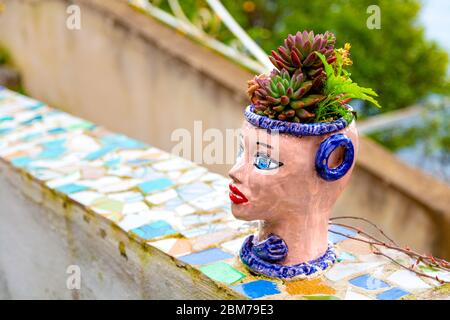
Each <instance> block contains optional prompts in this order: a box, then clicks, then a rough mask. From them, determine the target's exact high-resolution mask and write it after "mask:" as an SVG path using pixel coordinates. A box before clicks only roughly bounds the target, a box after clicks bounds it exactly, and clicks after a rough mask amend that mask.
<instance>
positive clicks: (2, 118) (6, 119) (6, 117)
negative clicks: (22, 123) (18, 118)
mask: <svg viewBox="0 0 450 320" xmlns="http://www.w3.org/2000/svg"><path fill="white" fill-rule="evenodd" d="M12 120H14V118H13V117H11V116H0V122H4V121H12Z"/></svg>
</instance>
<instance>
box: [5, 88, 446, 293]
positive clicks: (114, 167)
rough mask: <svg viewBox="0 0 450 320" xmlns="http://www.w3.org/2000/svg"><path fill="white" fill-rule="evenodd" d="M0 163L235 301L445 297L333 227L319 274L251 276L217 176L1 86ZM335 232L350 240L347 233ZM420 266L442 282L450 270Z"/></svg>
mask: <svg viewBox="0 0 450 320" xmlns="http://www.w3.org/2000/svg"><path fill="white" fill-rule="evenodd" d="M0 159H1V161H3V162H4V163H5V164H6V165H8V166H9V168H11V170H16V171H18V172H20V173H22V174H25V175H27V176H29V177H31V179H33V180H35V181H37V182H39V184H40V185H42V186H43V187H44V188H47V189H49V190H52V191H53V192H54V193H55V194H56V196H58V197H61V198H63V199H65V201H69V202H73V203H74V204H77V205H79V206H81V207H82V208H83V209H84V210H86V211H90V212H93V213H94V214H96V215H99V216H102V217H104V218H106V219H109V220H110V221H111V222H112V223H114V224H116V225H117V226H118V227H119V228H120V230H121V231H122V232H124V233H126V234H128V235H129V236H131V237H132V238H133V239H135V240H136V241H137V242H139V243H141V244H148V245H150V246H153V247H155V248H157V249H159V250H161V251H162V252H164V253H166V254H167V255H169V256H171V257H173V258H174V259H176V260H177V261H178V263H179V265H180V266H183V265H190V266H191V267H193V268H195V269H198V270H199V271H201V272H202V273H203V274H204V275H205V276H206V277H209V278H210V279H212V280H213V281H214V282H216V283H217V284H218V286H219V287H221V288H224V290H225V288H227V289H226V290H231V292H235V294H236V297H244V298H250V299H404V298H420V297H424V298H445V297H446V298H450V290H449V287H448V285H445V286H440V285H439V283H438V282H437V281H434V280H431V279H429V278H421V277H418V276H416V275H415V274H414V273H411V272H409V271H407V270H405V269H402V268H401V267H399V266H398V265H396V264H394V263H392V262H391V261H390V260H388V259H386V258H384V257H381V256H376V255H374V254H373V253H372V251H371V248H370V247H369V245H366V244H364V243H361V242H358V241H355V240H352V239H348V238H346V237H343V236H339V235H336V234H333V233H329V238H330V242H332V243H333V244H334V245H335V247H336V251H337V253H338V260H339V262H338V263H337V264H336V265H335V266H333V267H332V268H331V269H330V270H329V271H327V272H326V273H325V274H324V275H322V276H320V277H317V278H315V279H307V280H297V281H292V282H283V281H279V280H273V279H268V278H265V277H260V276H255V275H253V274H250V273H249V272H248V271H247V270H246V269H245V268H244V267H243V266H242V264H241V263H240V262H239V259H238V257H237V253H238V250H239V248H240V246H241V244H242V242H243V240H244V238H245V237H246V236H247V235H249V234H251V233H252V232H254V230H255V227H256V226H255V224H253V223H248V222H243V221H238V220H235V219H234V218H233V216H232V215H231V213H230V203H229V199H228V180H227V179H226V178H224V177H223V176H221V175H218V174H214V173H211V172H208V171H207V170H206V169H204V168H202V167H200V166H198V165H196V164H194V163H192V162H190V161H187V160H184V159H181V158H178V157H175V156H173V155H170V154H168V153H166V152H163V151H161V150H159V149H156V148H154V147H152V146H149V145H146V144H144V143H141V142H140V141H136V140H133V139H130V138H128V137H126V136H124V135H120V134H115V133H111V132H109V131H107V130H106V129H104V128H101V127H99V126H96V125H95V124H93V123H90V122H88V121H85V120H82V119H80V118H77V117H74V116H71V115H69V114H67V113H64V112H62V111H59V110H56V109H52V108H50V107H48V106H46V105H45V104H43V103H41V102H39V101H36V100H33V99H30V98H28V97H25V96H22V95H19V94H17V93H14V92H12V91H9V90H7V89H4V88H1V87H0ZM333 228H335V227H333ZM336 229H337V228H336ZM337 231H339V232H341V233H344V234H348V235H352V236H355V237H358V235H356V234H355V232H353V231H351V230H348V229H342V228H339V230H337ZM385 253H386V254H389V255H390V256H391V257H392V258H393V259H395V260H396V261H400V262H402V263H405V264H409V265H410V264H412V263H413V262H414V261H412V260H411V259H410V258H409V257H407V256H406V255H403V254H400V253H397V252H393V251H390V250H386V252H385ZM419 267H420V268H421V271H422V272H424V273H427V274H430V275H432V276H439V278H441V279H442V280H446V281H450V273H449V272H445V271H443V270H438V269H434V268H429V267H426V266H419Z"/></svg>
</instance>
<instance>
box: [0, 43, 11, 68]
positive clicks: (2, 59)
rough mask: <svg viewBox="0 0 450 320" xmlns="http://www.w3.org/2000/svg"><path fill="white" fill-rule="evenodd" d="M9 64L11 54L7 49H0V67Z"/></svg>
mask: <svg viewBox="0 0 450 320" xmlns="http://www.w3.org/2000/svg"><path fill="white" fill-rule="evenodd" d="M9 62H10V58H9V53H8V52H7V51H6V50H5V49H3V48H2V47H0V66H1V65H2V64H7V63H9Z"/></svg>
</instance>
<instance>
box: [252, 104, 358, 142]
mask: <svg viewBox="0 0 450 320" xmlns="http://www.w3.org/2000/svg"><path fill="white" fill-rule="evenodd" d="M346 106H347V108H349V110H352V108H351V107H350V106H349V105H346ZM254 109H255V106H254V105H253V104H251V105H249V106H247V108H245V111H244V116H245V119H246V120H247V121H248V122H250V123H251V124H252V125H254V126H256V127H259V128H262V129H268V130H276V131H278V132H279V133H286V134H291V135H294V136H297V137H301V136H321V135H324V134H329V133H333V132H337V131H340V130H342V129H344V128H346V127H347V126H348V125H349V123H348V122H347V121H346V120H345V119H344V118H340V119H337V120H335V121H331V122H318V123H296V122H287V121H281V120H275V119H270V118H269V117H266V116H260V115H259V114H256V113H254V112H253V111H254Z"/></svg>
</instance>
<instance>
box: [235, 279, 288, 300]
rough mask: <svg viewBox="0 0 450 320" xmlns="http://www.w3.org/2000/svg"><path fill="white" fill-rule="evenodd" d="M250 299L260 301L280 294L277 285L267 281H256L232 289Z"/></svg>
mask: <svg viewBox="0 0 450 320" xmlns="http://www.w3.org/2000/svg"><path fill="white" fill-rule="evenodd" d="M231 288H232V289H234V290H235V291H237V292H239V293H241V294H243V295H245V296H247V297H248V298H250V299H259V298H262V297H266V296H271V295H274V294H278V293H280V290H279V289H278V287H277V284H276V283H275V282H272V281H267V280H256V281H252V282H247V283H243V284H239V285H235V286H232V287H231Z"/></svg>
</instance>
